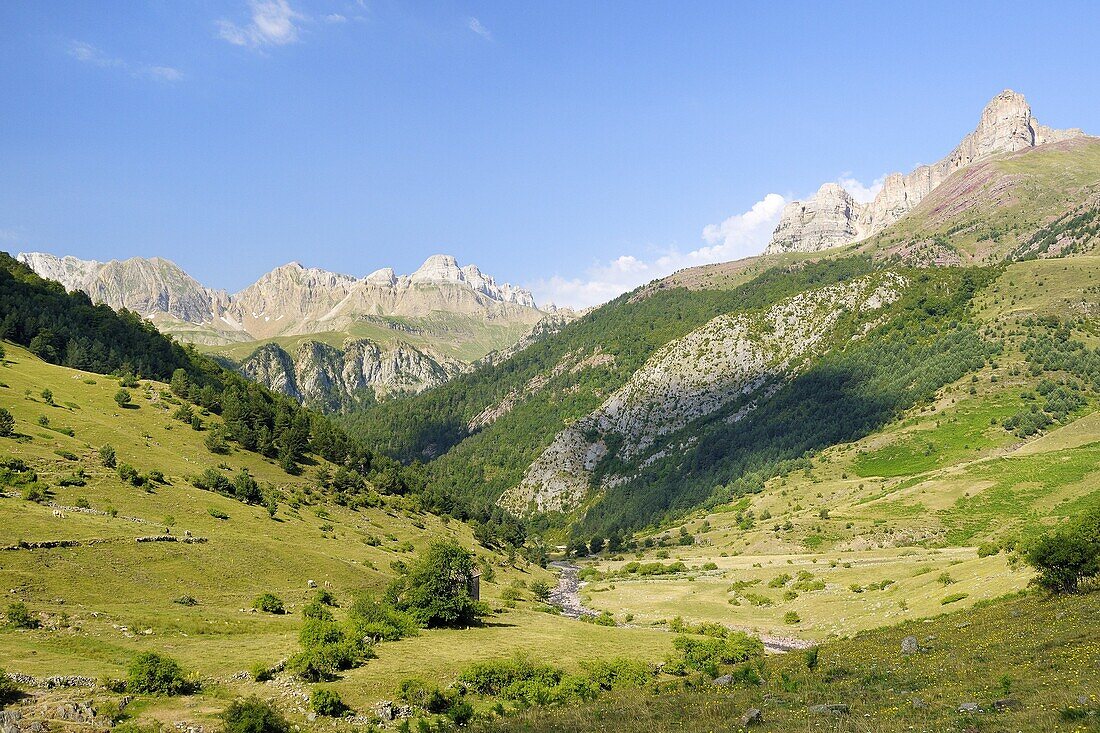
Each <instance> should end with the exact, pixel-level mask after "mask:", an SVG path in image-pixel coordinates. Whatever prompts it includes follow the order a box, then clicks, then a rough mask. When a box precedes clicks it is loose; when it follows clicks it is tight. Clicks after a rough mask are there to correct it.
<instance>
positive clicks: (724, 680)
mask: <svg viewBox="0 0 1100 733" xmlns="http://www.w3.org/2000/svg"><path fill="white" fill-rule="evenodd" d="M714 684H716V685H718V686H719V687H726V686H728V685H732V684H733V675H732V674H724V675H722V676H721V677H715V678H714Z"/></svg>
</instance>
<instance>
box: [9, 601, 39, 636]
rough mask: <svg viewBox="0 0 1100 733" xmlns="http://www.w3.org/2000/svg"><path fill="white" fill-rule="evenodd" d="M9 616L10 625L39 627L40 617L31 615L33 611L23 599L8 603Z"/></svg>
mask: <svg viewBox="0 0 1100 733" xmlns="http://www.w3.org/2000/svg"><path fill="white" fill-rule="evenodd" d="M7 617H8V625H9V626H12V627H14V628H16V629H36V628H38V619H36V618H35V617H34V616H32V615H31V612H30V611H29V610H28V609H27V604H25V603H23V602H22V601H16V602H14V603H9V604H8V612H7Z"/></svg>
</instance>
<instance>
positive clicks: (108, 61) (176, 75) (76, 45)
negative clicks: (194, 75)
mask: <svg viewBox="0 0 1100 733" xmlns="http://www.w3.org/2000/svg"><path fill="white" fill-rule="evenodd" d="M69 55H70V56H72V57H73V58H74V59H76V60H77V61H79V62H80V63H82V64H90V65H91V66H98V67H99V68H101V69H118V70H120V71H124V72H126V73H127V74H129V75H130V76H132V77H134V78H135V79H154V80H156V81H168V82H171V81H179V80H180V79H182V78H183V72H182V71H180V70H179V69H176V68H173V67H171V66H159V65H153V66H150V65H146V64H132V63H130V62H128V61H126V60H125V59H120V58H115V57H113V56H108V55H107V54H105V53H103V52H102V51H100V50H99V49H98V48H96V47H95V46H93V45H92V44H90V43H86V42H84V41H73V42H71V43H70V44H69Z"/></svg>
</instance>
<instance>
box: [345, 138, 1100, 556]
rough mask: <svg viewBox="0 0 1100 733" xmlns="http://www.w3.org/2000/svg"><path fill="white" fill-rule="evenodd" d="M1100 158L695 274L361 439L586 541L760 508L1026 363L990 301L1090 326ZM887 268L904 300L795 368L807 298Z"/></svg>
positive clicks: (984, 172)
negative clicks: (757, 494) (1052, 282)
mask: <svg viewBox="0 0 1100 733" xmlns="http://www.w3.org/2000/svg"><path fill="white" fill-rule="evenodd" d="M1098 150H1100V142H1098V141H1097V140H1096V139H1094V138H1079V139H1075V140H1071V141H1066V142H1062V143H1057V144H1052V145H1044V146H1040V147H1037V148H1032V149H1030V150H1028V151H1026V152H1021V153H1016V154H1012V155H1007V156H1000V157H996V158H992V159H989V160H986V161H982V162H980V163H978V164H975V165H972V166H969V167H967V168H964V169H962V170H960V171H957V172H956V173H955V174H954V175H953V176H952V177H951V178H950V179H948V180H947V181H946V182H945V183H943V184H942V185H941V186H940V187H938V188H937V189H936V190H935V191H934V192H933V193H932V194H931V195H929V196H928V197H926V198H925V200H924V201H922V203H921V204H920V206H918V207H917V209H915V210H914V211H913V212H910V214H909V215H908V216H906V217H905V218H903V219H902V220H901V221H899V222H898V223H897V224H895V225H894V226H892V227H890V228H888V229H886V230H885V231H884V232H882V233H881V234H879V235H876V236H875V237H873V238H871V239H870V240H867V241H865V242H862V243H859V244H857V245H853V246H850V247H847V248H837V249H834V250H826V251H823V252H820V253H812V254H811V253H784V254H779V255H769V256H765V257H760V258H755V259H752V260H747V261H744V262H739V263H729V264H725V265H716V266H709V267H704V268H695V269H693V270H687V271H684V272H682V273H677V274H676V275H674V276H672V277H671V278H668V279H667V280H665V281H661V282H658V283H652V284H650V285H648V286H646V287H643V288H641V289H639V290H638V291H636V292H635V293H633V294H629V295H627V296H623V297H621V298H619V299H616V300H615V301H613V302H612V303H609V304H608V305H606V306H604V307H603V308H600V309H597V310H596V311H594V312H593V313H590V314H589V315H587V316H586V317H585V318H583V319H581V320H580V321H578V322H577V323H574V324H571V325H569V326H567V327H565V328H564V329H562V331H561V332H560V333H557V334H554V335H552V336H550V337H549V338H547V339H544V340H543V341H541V342H539V343H537V344H536V345H535V346H533V347H530V348H528V349H526V350H524V351H522V352H520V353H519V354H517V355H515V356H514V357H512V358H511V359H509V360H506V361H504V362H500V363H496V364H493V365H491V366H488V367H485V368H482V369H479V370H478V371H476V372H475V373H473V374H470V375H467V376H464V377H461V378H460V379H458V380H456V381H455V382H454V383H452V384H449V385H446V386H444V387H443V388H440V389H435V390H431V391H429V392H428V393H426V394H424V395H421V396H419V397H417V398H414V399H409V400H399V401H395V402H392V403H390V404H384V405H380V406H376V407H372V408H369V409H367V410H365V411H362V412H360V413H358V414H356V415H353V416H350V417H349V418H348V419H347V421H346V423H345V424H347V425H350V426H354V428H355V430H357V431H361V432H362V433H363V434H366V435H370V436H371V439H372V441H374V442H376V443H377V444H379V445H384V446H386V449H387V450H388V451H389V452H390V453H391V454H392V455H395V456H397V457H400V458H401V459H402V460H405V461H409V460H422V461H428V475H429V476H430V477H431V480H432V483H433V484H435V485H436V486H438V487H446V491H447V492H448V493H449V494H450V495H452V496H462V497H468V498H472V499H474V500H477V501H485V502H500V503H502V504H503V505H505V506H507V507H508V508H509V509H510V510H511V511H513V512H515V513H519V514H526V513H529V512H534V513H535V514H536V515H538V516H540V519H539V521H538V522H537V523H536V524H537V525H538V526H543V527H546V526H548V525H547V522H549V525H554V526H569V527H572V528H574V529H573V531H574V533H580V534H581V535H582V536H585V537H587V536H589V535H590V534H592V533H596V534H601V533H602V534H604V535H605V536H606V535H607V534H608V533H610V532H613V531H614V530H619V531H626V530H631V529H635V528H638V527H642V526H645V525H647V524H650V523H653V522H661V521H664V520H665V519H670V518H673V517H675V516H677V515H680V514H683V513H684V512H687V511H689V510H690V509H692V508H693V507H697V506H700V505H704V504H707V503H708V502H709V504H710V505H716V504H719V503H723V502H726V501H729V500H731V499H735V498H736V497H737V496H739V495H741V494H744V493H746V492H754V491H757V490H759V488H760V487H761V486H762V485H763V484H764V483H766V482H767V481H768V480H769V479H770V478H772V477H773V476H777V475H781V474H787V473H790V472H791V471H792V470H798V469H799V468H800V466H801V465H802V461H803V460H804V458H805V457H806V456H810V455H813V454H814V453H816V452H818V451H821V450H824V449H826V448H828V447H829V446H832V445H836V444H839V443H847V442H851V441H854V440H859V439H862V438H864V437H866V436H868V435H872V434H874V433H875V432H877V431H879V430H882V429H884V428H886V427H887V426H888V425H890V424H892V423H894V422H896V421H898V420H900V419H903V416H904V415H905V414H906V413H907V411H909V410H911V409H914V408H916V409H920V408H921V407H922V406H927V405H929V404H932V403H933V402H935V400H936V399H938V398H939V396H940V395H941V394H942V392H941V390H943V389H944V388H945V387H947V386H948V385H951V384H952V383H956V382H957V381H959V380H962V379H966V378H969V377H970V376H971V375H972V374H974V373H976V372H978V371H980V370H982V369H988V368H989V365H990V364H992V363H993V362H994V361H995V360H997V359H998V358H1000V357H999V355H1000V354H1001V352H1002V350H1003V349H1005V348H1006V340H1005V333H1004V332H1003V330H1004V328H1006V327H1005V326H1004V325H1003V324H1002V323H1001V321H1000V320H998V319H999V316H998V317H997V318H992V316H991V313H990V311H989V308H990V303H991V302H994V301H995V302H997V303H1003V302H1004V299H1005V298H1008V299H1009V301H1010V303H1009V305H1012V306H1018V307H1016V308H1015V310H1014V312H1016V313H1017V314H1019V313H1023V312H1030V311H1028V308H1029V307H1030V306H1027V307H1025V306H1024V304H1025V303H1028V304H1031V305H1036V306H1038V305H1039V301H1040V300H1044V299H1053V298H1061V300H1060V301H1058V302H1057V303H1053V302H1052V303H1050V305H1051V307H1049V308H1046V309H1045V310H1043V309H1042V308H1039V309H1037V310H1035V312H1042V313H1044V314H1047V315H1056V316H1058V317H1059V318H1067V317H1068V318H1078V317H1080V316H1082V315H1086V316H1089V317H1091V315H1092V313H1093V311H1092V308H1093V305H1092V303H1094V302H1095V293H1094V292H1093V291H1092V290H1090V289H1089V286H1088V285H1087V282H1085V281H1082V280H1080V279H1078V280H1077V281H1076V282H1073V280H1074V278H1075V274H1074V273H1075V272H1077V271H1078V269H1079V268H1082V267H1084V263H1085V262H1086V260H1085V259H1082V258H1081V255H1083V254H1087V253H1088V252H1090V251H1092V249H1093V248H1094V247H1095V245H1096V243H1097V241H1098V240H1097V225H1096V216H1097V211H1100V208H1098V207H1100V200H1098V199H1097V198H1096V191H1095V190H1094V189H1095V186H1096V181H1097V180H1100V176H1098V175H1097V173H1098V169H1097V164H1098V161H1100V157H1098V155H1097V151H1098ZM1055 256H1057V257H1058V258H1059V259H1056V260H1052V259H1049V258H1051V257H1055ZM1067 256H1070V257H1069V258H1068V259H1065V258H1066V257H1067ZM1013 260H1016V261H1021V262H1023V261H1027V260H1037V262H1036V264H1035V267H1036V268H1038V269H1035V270H1030V269H1026V270H1022V271H1020V272H1021V273H1028V276H1029V277H1030V276H1032V275H1033V274H1034V273H1039V272H1055V271H1057V270H1058V267H1064V268H1067V269H1066V272H1067V274H1066V276H1065V277H1063V278H1062V280H1065V281H1066V282H1063V283H1062V285H1061V289H1060V290H1058V291H1054V290H1052V289H1051V288H1049V287H1044V286H1043V285H1042V284H1040V282H1039V281H1038V280H1036V279H1035V277H1040V276H1038V275H1035V276H1034V277H1033V279H1032V280H1031V284H1027V285H1025V284H1023V283H1017V282H1016V281H1015V280H1014V279H1013V278H1011V277H1010V278H1007V279H1005V278H1004V277H1003V276H1002V274H1001V273H1002V270H1001V269H1000V268H999V266H995V265H999V264H1000V263H1002V262H1005V261H1013ZM1054 262H1059V263H1062V264H1061V265H1057V266H1056V265H1053V264H1052V263H1054ZM979 263H981V264H983V265H984V266H983V267H974V265H975V264H979ZM930 265H936V266H935V267H931V268H929V267H928V266H930ZM943 265H955V266H954V267H943ZM966 265H969V269H967V268H966V267H960V266H966ZM914 266H916V267H914ZM1020 266H1022V265H1011V266H1010V267H1009V270H1007V272H1016V271H1017V270H1014V269H1013V268H1016V267H1020ZM1085 269H1087V268H1085ZM1081 271H1082V272H1083V271H1084V270H1081ZM872 272H873V273H877V274H876V275H875V276H876V277H884V276H886V273H893V275H892V276H896V277H900V278H902V279H903V280H904V285H903V286H901V287H900V288H899V292H898V295H897V297H896V298H892V299H891V300H890V302H887V303H883V304H882V305H881V307H876V308H875V309H873V312H872V309H868V310H867V311H866V312H865V313H864V314H863V315H859V314H858V313H855V312H853V311H852V310H851V308H850V307H849V306H847V305H845V306H843V307H842V308H841V311H842V312H843V317H842V318H841V319H840V320H839V321H838V322H836V323H834V322H833V320H832V317H831V315H830V314H829V311H828V309H826V310H825V311H823V314H822V316H821V318H820V319H819V320H820V323H819V325H820V326H821V327H823V328H826V329H827V330H828V331H829V333H828V335H827V336H821V335H820V334H815V335H814V336H813V340H814V343H815V346H814V347H813V348H812V349H810V350H809V351H808V352H805V353H803V352H802V351H801V350H798V353H797V354H792V353H788V352H789V348H790V344H789V343H788V342H789V341H790V339H787V340H786V341H785V339H784V336H785V335H786V332H785V330H784V329H783V328H781V329H780V330H779V331H778V336H777V337H775V338H772V337H771V336H770V335H768V332H769V331H774V330H775V329H776V327H777V325H778V322H777V321H775V320H774V319H775V318H778V317H779V315H778V314H780V313H781V311H782V309H783V308H785V307H786V308H792V309H794V310H795V311H799V315H797V316H793V317H794V318H795V320H797V319H798V318H799V317H801V316H805V317H806V318H807V319H808V320H809V321H810V323H809V327H810V328H811V329H813V328H816V326H814V322H815V321H814V319H815V316H813V315H812V313H811V312H810V310H806V308H805V307H804V306H803V305H802V304H800V303H799V300H798V298H805V297H817V296H811V295H810V294H811V293H813V292H818V293H823V292H825V290H824V289H823V288H825V286H827V285H828V284H829V283H834V282H854V281H855V279H856V278H858V277H860V276H864V275H868V274H869V273H872ZM994 279H996V280H997V285H996V286H993V287H992V289H990V287H989V283H990V282H991V281H993V280H994ZM1006 289H1011V290H1012V293H1011V294H1005V290H1006ZM1055 292H1058V293H1061V295H1055ZM784 299H788V300H786V301H784ZM1033 301H1034V302H1033ZM1070 301H1072V303H1073V304H1074V305H1073V306H1072V307H1069V306H1068V305H1067V303H1068V302H1070ZM784 302H786V303H787V305H783V303H784ZM1054 306H1057V307H1054ZM776 309H779V310H776ZM799 309H801V310H799ZM769 313H771V314H772V315H770V316H769ZM991 318H992V320H991ZM754 319H755V321H754ZM760 319H763V320H762V321H761V320H760ZM769 319H772V321H771V323H770V325H769V324H768V323H767V321H768V320H769ZM753 322H755V323H756V324H757V325H752V323H753ZM825 324H831V325H827V326H826V325H825ZM761 327H763V328H764V332H760V333H759V334H757V335H753V333H754V329H758V328H761ZM737 329H742V330H744V329H747V331H745V332H744V334H743V335H741V336H739V335H738V333H740V332H738V331H737ZM1078 335H1079V336H1080V337H1081V338H1086V337H1087V334H1084V333H1079V334H1078ZM758 336H759V338H758ZM819 337H820V338H819ZM746 339H747V340H746ZM765 343H770V344H771V345H770V346H766V347H765V346H764V345H763V344H765ZM1012 348H1014V349H1016V350H1017V353H1018V350H1019V348H1020V346H1019V345H1018V344H1017V345H1015V346H1012ZM737 349H748V350H749V351H752V352H753V353H758V354H763V356H760V357H759V359H760V361H759V370H760V371H759V372H758V373H757V372H753V373H745V374H743V375H742V376H741V377H736V378H735V377H734V374H735V372H736V373H740V372H738V371H737V370H739V369H743V368H744V366H745V362H744V361H743V360H742V361H741V362H738V364H740V366H736V367H733V366H730V365H729V364H726V366H722V363H723V360H727V361H728V359H727V356H728V354H730V353H732V352H731V350H737ZM761 349H763V351H761ZM764 351H766V352H767V353H766V354H764ZM754 358H756V357H754ZM735 361H736V360H735ZM750 361H752V360H751V359H750ZM780 364H781V367H782V368H778V369H777V368H776V366H777V365H780ZM769 365H770V366H769ZM1028 368H1029V369H1030V368H1031V367H1028ZM731 369H732V370H733V371H730V370H731ZM750 372H751V370H750ZM677 374H683V375H687V376H685V377H683V378H681V377H678V376H676V375H677ZM700 375H701V376H700ZM1065 376H1066V378H1069V375H1065ZM683 379H687V380H688V381H689V382H690V381H691V380H693V379H696V380H697V381H698V380H702V382H705V383H706V385H705V386H703V387H700V386H698V385H696V386H694V387H685V385H686V384H687V382H684V381H683ZM678 380H679V381H678ZM1037 381H1038V380H1037V379H1036V380H1035V381H1034V382H1033V383H1032V386H1034V384H1035V383H1036V382H1037ZM643 383H644V384H645V385H648V386H644V388H643V387H642V386H640V385H643ZM685 389H687V391H686V392H685V391H684V390H685ZM692 410H696V412H697V413H699V414H696V415H695V416H694V417H691V418H689V417H688V413H691V411H692ZM676 415H680V417H676V418H675V419H674V417H673V416H676ZM1039 422H1042V420H1039ZM666 423H667V425H666ZM673 423H675V424H674V425H673ZM655 426H656V427H655ZM654 432H655V433H656V434H653V435H650V433H654ZM643 434H644V435H646V437H645V438H644V439H643V440H642V442H643V443H644V444H643V445H635V444H634V443H636V442H637V436H638V435H643ZM562 497H566V500H564V501H563V500H562ZM547 510H549V514H546V513H545V512H546V511H547ZM559 512H564V515H562V514H560V513H559Z"/></svg>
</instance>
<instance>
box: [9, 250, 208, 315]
mask: <svg viewBox="0 0 1100 733" xmlns="http://www.w3.org/2000/svg"><path fill="white" fill-rule="evenodd" d="M17 259H19V261H21V262H23V263H24V264H25V265H27V266H28V267H30V268H31V269H32V270H34V271H35V272H36V273H38V274H39V275H40V276H42V277H44V278H47V279H50V280H56V281H58V282H59V283H61V284H62V285H64V286H65V289H66V290H70V291H73V290H82V291H84V292H85V293H87V294H88V296H89V297H90V298H91V299H92V301H93V302H96V303H106V304H107V305H109V306H111V307H112V308H114V309H115V310H119V309H122V308H125V309H127V310H131V311H134V312H135V313H138V314H140V315H142V316H146V317H149V318H154V317H156V316H158V315H167V316H171V317H173V318H176V319H179V320H181V321H187V322H189V323H202V324H205V323H211V322H213V321H215V320H216V319H218V318H220V317H221V316H222V314H223V313H224V312H225V310H226V309H227V308H228V307H229V296H228V295H227V294H226V293H225V291H222V290H212V289H210V288H206V287H203V285H202V284H200V283H199V282H198V281H197V280H195V279H194V278H193V277H191V276H190V275H188V274H187V273H186V272H184V271H183V270H182V269H181V268H180V267H179V266H178V265H176V264H175V263H174V262H171V261H169V260H165V259H162V258H160V257H151V258H149V259H145V258H142V257H131V258H130V259H128V260H111V261H110V262H96V261H95V260H80V259H77V258H76V257H71V256H66V257H55V256H54V255H50V254H45V253H43V252H21V253H19V255H18V257H17Z"/></svg>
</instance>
